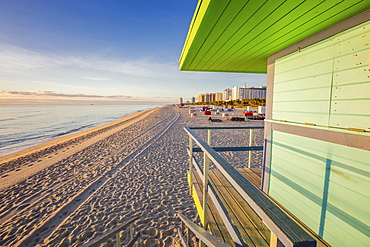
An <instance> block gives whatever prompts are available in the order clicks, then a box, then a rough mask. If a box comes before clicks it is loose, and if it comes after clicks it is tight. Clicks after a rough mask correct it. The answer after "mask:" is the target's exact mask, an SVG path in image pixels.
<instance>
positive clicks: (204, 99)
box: [198, 94, 206, 102]
mask: <svg viewBox="0 0 370 247" xmlns="http://www.w3.org/2000/svg"><path fill="white" fill-rule="evenodd" d="M198 102H206V95H205V94H199V95H198Z"/></svg>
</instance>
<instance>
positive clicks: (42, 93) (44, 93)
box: [0, 90, 133, 99]
mask: <svg viewBox="0 0 370 247" xmlns="http://www.w3.org/2000/svg"><path fill="white" fill-rule="evenodd" d="M0 95H12V96H39V97H44V96H53V97H69V98H106V99H109V98H111V99H133V97H132V96H126V95H108V96H103V95H91V94H62V93H56V92H54V91H41V90H40V91H35V92H19V91H0Z"/></svg>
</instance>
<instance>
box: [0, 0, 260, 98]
mask: <svg viewBox="0 0 370 247" xmlns="http://www.w3.org/2000/svg"><path fill="white" fill-rule="evenodd" d="M196 4H197V0H189V1H87V0H82V1H47V2H46V1H38V0H29V1H18V0H17V1H10V0H5V1H2V2H1V4H0V5H1V8H0V91H1V92H0V104H8V103H10V104H13V103H17V104H19V103H22V104H27V103H29V102H30V100H31V102H33V103H40V104H42V103H45V104H53V103H57V104H60V103H66V102H67V101H68V102H70V103H95V104H98V103H104V104H115V103H147V102H158V103H176V102H177V100H178V98H179V97H183V98H185V99H187V98H191V97H193V96H196V95H197V94H198V92H199V91H214V90H217V89H218V88H220V87H221V88H224V87H233V86H236V85H240V84H244V83H247V85H248V86H261V85H265V80H266V79H265V78H266V77H265V75H261V74H238V73H236V74H233V73H205V72H180V71H179V69H178V59H179V57H180V54H181V50H182V47H183V44H184V41H185V38H186V34H187V30H188V28H189V25H190V22H191V18H192V15H193V12H194V10H195V8H196ZM36 99H37V100H36Z"/></svg>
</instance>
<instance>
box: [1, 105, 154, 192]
mask: <svg viewBox="0 0 370 247" xmlns="http://www.w3.org/2000/svg"><path fill="white" fill-rule="evenodd" d="M155 109H157V108H153V109H149V110H145V111H140V112H135V113H132V114H129V115H127V116H125V117H123V118H121V119H119V120H115V121H113V122H110V123H106V124H103V125H101V126H97V127H93V128H90V129H86V130H82V131H79V132H76V133H71V134H68V135H65V136H61V137H57V138H55V139H53V140H50V141H47V142H44V143H41V144H38V145H35V146H32V147H29V148H26V149H23V150H21V151H18V152H15V153H12V154H8V155H5V156H1V157H0V179H1V183H0V190H1V189H4V188H6V187H9V186H11V185H13V184H16V183H18V182H20V181H22V180H24V179H26V178H27V177H29V176H32V175H34V174H35V173H37V172H38V171H40V170H42V169H45V168H47V167H48V166H50V165H52V164H54V163H56V162H58V161H60V160H62V159H64V158H66V157H68V156H70V155H72V154H73V153H75V152H78V151H81V150H82V149H84V148H86V147H88V146H90V145H92V144H94V143H96V142H97V141H99V140H102V139H104V138H106V137H107V136H109V135H111V134H114V133H115V132H117V131H119V130H120V129H122V128H124V127H126V126H127V125H128V124H131V122H132V121H134V122H135V121H140V120H141V119H142V118H144V117H145V116H147V115H148V114H150V113H151V112H152V111H155ZM135 118H137V119H135ZM99 132H104V133H99ZM76 142H78V144H77V145H76V144H75V143H76ZM71 146H72V147H71ZM58 151H60V152H64V153H65V154H64V155H59V156H58V157H54V158H51V157H50V156H49V155H48V154H50V153H55V152H58ZM46 155H48V159H47V160H46V161H44V162H43V161H40V162H39V164H38V165H37V166H29V167H24V166H23V167H21V166H18V167H13V169H11V170H7V167H6V166H7V165H8V163H11V162H13V163H18V162H22V163H23V162H25V161H26V162H27V160H34V159H35V158H37V159H39V158H41V157H44V156H46ZM4 168H5V172H4Z"/></svg>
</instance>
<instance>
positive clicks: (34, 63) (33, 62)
mask: <svg viewBox="0 0 370 247" xmlns="http://www.w3.org/2000/svg"><path fill="white" fill-rule="evenodd" d="M0 67H3V68H8V69H41V70H42V69H47V68H52V67H71V68H76V67H77V68H86V69H94V70H99V71H108V72H115V73H119V74H125V75H131V76H140V77H167V76H168V71H169V70H176V71H177V67H176V65H175V64H171V63H157V62H155V61H152V60H151V59H137V60H132V59H124V58H122V59H117V58H111V59H108V58H102V57H100V56H97V55H74V54H62V55H60V54H54V53H46V52H37V51H31V50H28V49H24V48H20V47H15V46H11V45H4V44H0ZM85 79H90V80H107V79H108V80H109V78H95V77H87V78H85Z"/></svg>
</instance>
